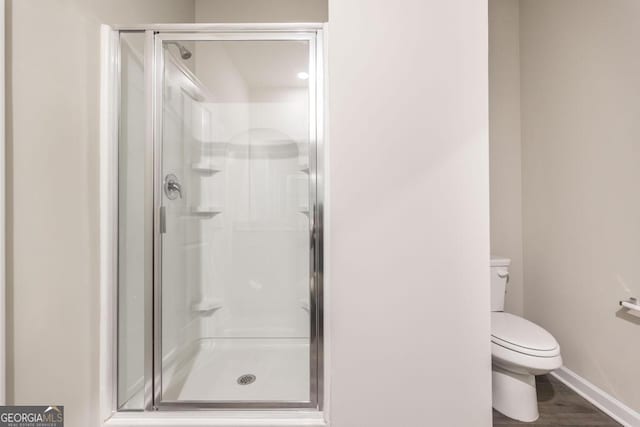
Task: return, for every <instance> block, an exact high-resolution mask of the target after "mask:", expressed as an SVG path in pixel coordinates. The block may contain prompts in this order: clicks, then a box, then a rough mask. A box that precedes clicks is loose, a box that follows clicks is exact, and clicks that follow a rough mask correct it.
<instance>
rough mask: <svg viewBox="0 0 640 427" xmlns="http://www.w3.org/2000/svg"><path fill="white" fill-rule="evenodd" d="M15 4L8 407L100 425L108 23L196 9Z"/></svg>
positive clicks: (10, 34) (121, 3)
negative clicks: (102, 74) (57, 410)
mask: <svg viewBox="0 0 640 427" xmlns="http://www.w3.org/2000/svg"><path fill="white" fill-rule="evenodd" d="M7 3H8V10H7V154H8V155H7V194H8V199H7V231H8V236H7V237H8V241H7V286H8V289H7V290H8V301H7V303H8V322H7V323H8V328H9V329H8V331H7V334H8V355H7V359H8V360H7V362H8V365H7V369H8V393H7V398H8V403H9V404H14V403H17V404H47V403H58V404H63V405H65V418H66V425H67V426H69V427H86V426H94V425H95V422H96V420H97V416H98V335H99V328H98V314H99V301H98V91H99V55H100V49H99V46H100V42H99V34H100V33H99V31H100V30H99V28H100V27H99V26H100V24H101V23H105V22H106V23H116V22H119V23H126V22H174V21H176V20H184V21H187V20H193V2H192V1H175V0H148V1H147V0H136V1H129V0H117V1H109V2H105V1H81V0H64V1H63V0H52V1H46V2H42V1H39V0H17V1H8V2H7Z"/></svg>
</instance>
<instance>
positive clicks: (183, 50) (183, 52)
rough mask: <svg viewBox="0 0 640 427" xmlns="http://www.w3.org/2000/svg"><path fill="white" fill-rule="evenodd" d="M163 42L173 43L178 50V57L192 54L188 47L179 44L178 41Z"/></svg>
mask: <svg viewBox="0 0 640 427" xmlns="http://www.w3.org/2000/svg"><path fill="white" fill-rule="evenodd" d="M165 44H167V45H170V44H172V45H175V46H176V47H177V48H178V50H179V51H180V57H181V58H182V59H189V58H191V55H192V53H191V51H190V50H189V49H187V48H186V47H184V46H183V45H181V44H180V43H178V42H165Z"/></svg>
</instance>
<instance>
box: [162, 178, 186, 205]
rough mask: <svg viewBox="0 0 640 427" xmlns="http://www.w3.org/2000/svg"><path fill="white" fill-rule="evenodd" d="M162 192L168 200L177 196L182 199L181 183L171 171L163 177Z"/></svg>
mask: <svg viewBox="0 0 640 427" xmlns="http://www.w3.org/2000/svg"><path fill="white" fill-rule="evenodd" d="M164 194H165V195H166V196H167V199H169V200H175V199H177V198H178V197H180V198H181V199H182V185H180V183H179V182H178V177H177V176H175V175H174V174H172V173H170V174H169V175H167V176H166V177H165V178H164Z"/></svg>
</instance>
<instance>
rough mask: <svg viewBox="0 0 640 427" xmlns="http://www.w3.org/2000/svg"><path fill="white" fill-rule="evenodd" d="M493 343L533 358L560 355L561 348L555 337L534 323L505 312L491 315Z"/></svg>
mask: <svg viewBox="0 0 640 427" xmlns="http://www.w3.org/2000/svg"><path fill="white" fill-rule="evenodd" d="M491 342H492V343H493V344H495V345H498V346H500V347H503V348H506V349H508V350H512V351H515V352H518V353H521V354H523V355H527V356H532V357H556V356H558V355H559V354H560V346H559V345H558V342H557V341H556V340H555V338H554V337H553V335H551V334H550V333H549V332H547V331H546V330H544V329H543V328H541V327H540V326H538V325H536V324H535V323H533V322H530V321H528V320H526V319H523V318H522V317H519V316H515V315H513V314H509V313H504V312H492V313H491Z"/></svg>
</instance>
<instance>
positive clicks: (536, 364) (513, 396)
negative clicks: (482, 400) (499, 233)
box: [491, 256, 562, 422]
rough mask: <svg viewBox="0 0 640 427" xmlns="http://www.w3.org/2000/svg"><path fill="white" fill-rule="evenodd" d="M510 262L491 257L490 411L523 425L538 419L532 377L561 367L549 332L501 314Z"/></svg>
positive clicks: (517, 317) (558, 348)
mask: <svg viewBox="0 0 640 427" xmlns="http://www.w3.org/2000/svg"><path fill="white" fill-rule="evenodd" d="M510 264H511V260H509V259H507V258H501V257H493V256H492V257H491V362H492V363H491V365H492V368H491V371H492V379H493V385H492V399H493V408H494V409H495V410H497V411H498V412H501V413H502V414H504V415H506V416H508V417H510V418H513V419H516V420H519V421H524V422H531V421H535V420H537V419H538V401H537V398H536V380H535V376H536V375H543V374H546V373H549V372H551V371H553V370H554V369H558V368H559V367H560V366H562V357H561V356H560V346H559V345H558V342H557V341H556V340H555V338H554V337H553V335H551V334H550V333H549V332H547V331H546V330H544V329H543V328H541V327H540V326H538V325H536V324H535V323H533V322H530V321H528V320H526V319H523V318H522V317H520V316H516V315H513V314H509V313H505V312H504V295H505V291H506V287H507V281H508V278H509V265H510Z"/></svg>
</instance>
